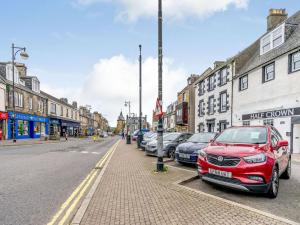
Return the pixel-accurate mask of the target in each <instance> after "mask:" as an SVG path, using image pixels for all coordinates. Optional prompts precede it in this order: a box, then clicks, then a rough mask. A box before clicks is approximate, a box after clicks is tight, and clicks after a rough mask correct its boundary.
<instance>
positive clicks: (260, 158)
mask: <svg viewBox="0 0 300 225" xmlns="http://www.w3.org/2000/svg"><path fill="white" fill-rule="evenodd" d="M243 159H244V160H245V162H246V163H262V162H265V161H266V159H267V157H266V155H265V154H263V153H260V154H258V155H251V156H246V157H243Z"/></svg>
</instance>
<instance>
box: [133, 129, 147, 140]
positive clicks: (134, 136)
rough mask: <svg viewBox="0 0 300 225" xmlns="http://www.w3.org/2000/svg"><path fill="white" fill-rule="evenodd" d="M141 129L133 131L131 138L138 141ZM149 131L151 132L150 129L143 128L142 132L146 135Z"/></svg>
mask: <svg viewBox="0 0 300 225" xmlns="http://www.w3.org/2000/svg"><path fill="white" fill-rule="evenodd" d="M139 131H140V130H136V131H134V132H133V134H132V137H131V139H132V140H133V141H137V139H138V135H139ZM147 132H149V130H148V129H142V134H143V135H144V134H145V133H147Z"/></svg>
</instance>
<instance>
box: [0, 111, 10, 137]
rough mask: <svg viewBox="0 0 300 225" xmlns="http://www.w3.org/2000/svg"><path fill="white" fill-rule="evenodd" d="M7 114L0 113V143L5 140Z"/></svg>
mask: <svg viewBox="0 0 300 225" xmlns="http://www.w3.org/2000/svg"><path fill="white" fill-rule="evenodd" d="M7 119H8V113H7V112H0V141H1V140H5V138H6V127H7Z"/></svg>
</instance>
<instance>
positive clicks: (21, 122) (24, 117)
mask: <svg viewBox="0 0 300 225" xmlns="http://www.w3.org/2000/svg"><path fill="white" fill-rule="evenodd" d="M13 124H15V126H13ZM48 126H49V119H48V118H46V117H42V116H36V115H30V114H24V113H13V112H8V126H7V130H8V139H12V138H13V127H15V135H16V139H28V138H40V137H42V136H46V135H48Z"/></svg>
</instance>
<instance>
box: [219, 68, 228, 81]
mask: <svg viewBox="0 0 300 225" xmlns="http://www.w3.org/2000/svg"><path fill="white" fill-rule="evenodd" d="M226 83H227V69H226V68H224V69H222V70H221V72H220V85H224V84H226Z"/></svg>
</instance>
